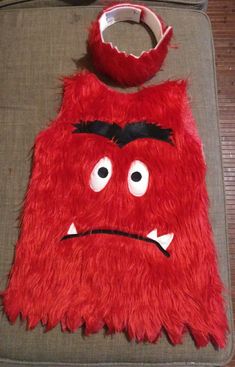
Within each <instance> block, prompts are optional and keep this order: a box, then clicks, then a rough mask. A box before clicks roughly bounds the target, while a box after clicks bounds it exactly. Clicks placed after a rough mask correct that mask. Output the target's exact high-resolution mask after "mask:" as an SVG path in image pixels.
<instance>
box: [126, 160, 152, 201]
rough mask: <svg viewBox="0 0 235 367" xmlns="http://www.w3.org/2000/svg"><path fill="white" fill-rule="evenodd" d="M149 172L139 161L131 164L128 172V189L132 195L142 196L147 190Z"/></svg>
mask: <svg viewBox="0 0 235 367" xmlns="http://www.w3.org/2000/svg"><path fill="white" fill-rule="evenodd" d="M148 183H149V171H148V168H147V166H146V165H145V164H144V163H143V162H141V161H138V160H136V161H134V162H132V163H131V166H130V169H129V172H128V187H129V190H130V192H131V194H132V195H134V196H143V195H144V194H145V193H146V191H147V188H148Z"/></svg>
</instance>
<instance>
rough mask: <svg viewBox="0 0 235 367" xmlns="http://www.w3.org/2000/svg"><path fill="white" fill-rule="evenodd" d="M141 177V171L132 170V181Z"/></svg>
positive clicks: (137, 180) (136, 180)
mask: <svg viewBox="0 0 235 367" xmlns="http://www.w3.org/2000/svg"><path fill="white" fill-rule="evenodd" d="M141 178H142V175H141V173H140V172H138V171H136V172H133V173H132V174H131V179H132V181H134V182H139V181H140V180H141Z"/></svg>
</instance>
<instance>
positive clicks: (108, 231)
mask: <svg viewBox="0 0 235 367" xmlns="http://www.w3.org/2000/svg"><path fill="white" fill-rule="evenodd" d="M92 234H108V235H118V236H124V237H129V238H134V239H136V240H140V241H145V242H148V243H153V244H154V245H155V246H157V247H158V249H159V250H160V251H161V252H162V253H163V255H165V256H166V257H170V254H169V252H168V251H166V250H165V249H164V248H163V247H162V246H161V245H160V243H158V242H157V241H154V240H152V239H151V238H148V237H144V236H139V235H138V234H135V233H128V232H123V231H118V230H111V229H92V230H90V231H86V232H81V233H76V234H66V235H65V236H64V237H62V238H61V241H64V240H68V239H70V238H75V237H84V236H89V235H92Z"/></svg>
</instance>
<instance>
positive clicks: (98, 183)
mask: <svg viewBox="0 0 235 367" xmlns="http://www.w3.org/2000/svg"><path fill="white" fill-rule="evenodd" d="M111 176H112V163H111V161H110V159H109V158H108V157H104V158H101V159H100V160H99V162H98V163H96V165H95V167H94V168H93V170H92V172H91V175H90V181H89V184H90V188H91V189H92V190H93V191H95V192H99V191H101V190H103V189H104V188H105V186H106V185H107V184H108V182H109V180H110V178H111Z"/></svg>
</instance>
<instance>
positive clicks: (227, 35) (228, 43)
mask: <svg viewBox="0 0 235 367" xmlns="http://www.w3.org/2000/svg"><path fill="white" fill-rule="evenodd" d="M208 15H209V17H210V19H211V23H212V29H213V35H214V44H215V52H216V66H217V81H218V98H219V112H220V133H221V140H222V155H223V164H224V179H225V191H226V207H227V219H228V230H229V243H230V264H231V271H232V299H233V309H234V311H235V0H209V8H208ZM234 316H235V315H234ZM228 366H230V367H235V356H234V358H233V360H232V361H231V362H230V364H229V365H228Z"/></svg>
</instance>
